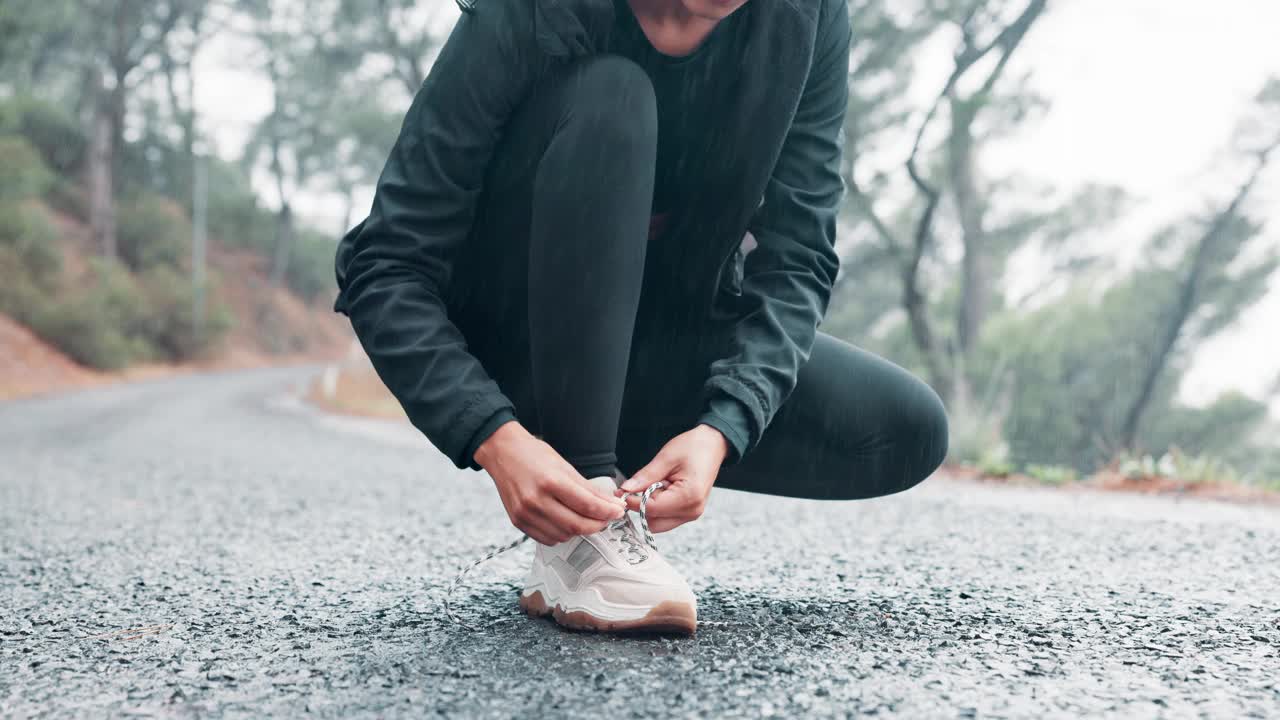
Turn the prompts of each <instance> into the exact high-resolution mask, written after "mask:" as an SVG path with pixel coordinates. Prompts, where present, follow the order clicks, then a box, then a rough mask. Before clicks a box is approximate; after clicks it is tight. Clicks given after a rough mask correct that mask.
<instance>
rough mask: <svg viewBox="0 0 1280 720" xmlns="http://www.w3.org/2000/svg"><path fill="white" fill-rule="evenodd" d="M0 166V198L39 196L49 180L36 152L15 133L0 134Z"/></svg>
mask: <svg viewBox="0 0 1280 720" xmlns="http://www.w3.org/2000/svg"><path fill="white" fill-rule="evenodd" d="M0 168H3V170H0V202H18V201H22V200H27V199H29V198H33V197H39V196H40V195H42V194H44V192H45V191H46V190H48V189H49V186H50V185H52V184H53V179H54V177H53V173H51V172H49V168H48V167H47V166H46V165H45V164H44V161H43V160H41V159H40V153H38V152H37V151H36V149H35V148H34V147H32V146H31V143H28V142H27V141H26V140H24V139H22V138H21V137H18V136H17V135H3V136H0Z"/></svg>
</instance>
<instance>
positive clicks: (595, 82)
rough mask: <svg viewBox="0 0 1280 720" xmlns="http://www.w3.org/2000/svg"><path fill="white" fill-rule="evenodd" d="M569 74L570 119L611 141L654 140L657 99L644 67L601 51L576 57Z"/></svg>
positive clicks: (646, 142) (649, 142)
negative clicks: (580, 57) (584, 56)
mask: <svg viewBox="0 0 1280 720" xmlns="http://www.w3.org/2000/svg"><path fill="white" fill-rule="evenodd" d="M571 73H572V78H571V83H570V85H571V88H572V91H571V93H570V94H571V102H570V103H569V105H570V107H569V116H568V118H567V120H568V121H569V122H571V123H575V122H576V123H578V124H580V125H582V126H584V128H585V129H588V130H590V131H591V132H592V133H593V135H595V136H596V137H599V138H602V139H605V140H608V141H611V142H612V143H622V144H636V145H639V146H641V147H647V146H649V145H652V144H653V143H655V142H656V139H657V134H658V104H657V98H656V95H655V94H654V90H653V82H652V81H651V80H650V79H649V76H648V74H646V73H645V71H644V69H643V68H641V67H640V66H639V65H637V64H636V63H635V62H634V61H632V60H630V59H628V58H625V57H622V56H621V55H611V54H601V55H594V56H591V57H587V58H583V59H582V60H579V61H578V62H577V64H576V65H575V66H574V67H573V69H572V70H571Z"/></svg>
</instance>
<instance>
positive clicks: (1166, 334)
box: [1119, 80, 1280, 449]
mask: <svg viewBox="0 0 1280 720" xmlns="http://www.w3.org/2000/svg"><path fill="white" fill-rule="evenodd" d="M1259 103H1260V105H1262V106H1263V107H1264V108H1267V109H1269V110H1271V111H1272V112H1276V111H1277V110H1280V80H1272V81H1271V82H1270V83H1269V84H1268V86H1267V87H1266V88H1265V89H1264V90H1263V92H1262V93H1261V94H1260V95H1259ZM1276 115H1277V116H1278V119H1280V112H1276ZM1277 125H1280V123H1277ZM1252 144H1253V145H1254V147H1252V148H1250V149H1248V150H1247V151H1246V152H1247V154H1248V155H1249V156H1250V161H1251V164H1252V168H1251V169H1250V171H1249V173H1248V176H1247V178H1246V179H1245V181H1244V183H1242V184H1241V185H1240V187H1239V188H1238V189H1237V190H1236V191H1235V193H1234V194H1233V195H1232V197H1231V199H1230V201H1229V202H1228V203H1227V205H1226V207H1224V208H1222V209H1221V210H1220V211H1218V212H1217V213H1216V214H1215V215H1214V216H1213V217H1212V218H1211V219H1209V220H1208V222H1206V223H1204V224H1203V230H1202V232H1200V233H1199V235H1198V237H1195V238H1194V239H1192V240H1191V241H1190V242H1185V241H1184V242H1182V243H1181V244H1182V245H1183V246H1184V247H1185V249H1184V250H1182V251H1181V252H1179V253H1177V255H1176V259H1175V260H1174V262H1173V264H1172V265H1171V266H1170V267H1169V268H1168V269H1167V271H1166V273H1167V275H1168V277H1169V281H1168V282H1167V283H1166V284H1165V287H1164V288H1163V290H1164V293H1165V295H1166V297H1167V298H1168V302H1167V305H1166V309H1165V312H1164V313H1162V317H1161V318H1160V328H1161V330H1160V334H1159V336H1158V338H1157V339H1156V342H1155V343H1154V346H1153V347H1152V348H1151V352H1150V355H1149V359H1148V361H1147V363H1146V365H1145V367H1144V370H1143V373H1142V376H1141V380H1140V382H1139V383H1138V392H1137V393H1136V394H1135V395H1134V397H1133V399H1132V402H1131V403H1130V405H1129V408H1128V410H1127V411H1126V413H1125V419H1124V424H1123V425H1122V426H1121V428H1120V434H1119V443H1120V446H1121V447H1124V448H1130V449H1131V448H1134V447H1135V445H1136V442H1137V439H1138V430H1139V424H1140V423H1141V421H1142V418H1143V415H1144V414H1145V413H1146V411H1147V409H1148V406H1149V405H1150V403H1151V395H1152V392H1153V391H1154V388H1155V385H1156V383H1157V381H1158V380H1159V379H1160V378H1161V376H1162V375H1163V374H1164V373H1165V372H1167V367H1168V366H1169V364H1170V362H1171V360H1172V358H1173V357H1174V355H1175V353H1176V352H1177V348H1178V346H1179V345H1180V344H1181V345H1191V346H1195V345H1197V344H1199V343H1201V342H1203V341H1204V340H1205V339H1207V338H1209V337H1210V336H1212V335H1214V334H1215V333H1217V332H1219V331H1221V330H1222V329H1223V328H1224V327H1226V326H1228V325H1230V324H1231V323H1232V322H1233V321H1234V320H1235V319H1236V318H1237V317H1238V316H1239V314H1240V312H1241V311H1242V309H1244V308H1246V307H1248V306H1249V305H1251V304H1252V303H1254V302H1256V301H1257V299H1258V298H1260V297H1261V296H1262V295H1263V294H1264V293H1265V292H1266V289H1267V282H1268V281H1269V279H1270V277H1271V274H1272V272H1273V271H1274V270H1275V269H1276V266H1277V263H1280V255H1278V254H1277V253H1276V251H1275V248H1266V249H1265V251H1264V252H1262V253H1260V257H1258V258H1256V259H1250V257H1249V253H1248V252H1247V251H1248V250H1250V246H1251V245H1253V244H1256V241H1257V240H1258V239H1259V236H1260V234H1261V230H1262V226H1261V225H1260V224H1259V223H1258V222H1256V221H1254V220H1252V219H1250V218H1248V217H1247V216H1245V214H1244V205H1245V203H1246V201H1247V200H1248V198H1249V195H1250V194H1251V193H1252V192H1253V189H1254V187H1255V186H1256V185H1257V184H1258V180H1259V178H1260V177H1261V175H1262V173H1263V171H1264V170H1266V169H1267V166H1268V164H1269V162H1270V160H1271V158H1272V156H1273V154H1274V153H1275V152H1276V150H1277V148H1280V130H1277V131H1273V133H1272V134H1271V135H1270V136H1269V137H1266V138H1263V139H1260V140H1254V141H1253V143H1252ZM1180 240H1183V238H1180V237H1179V236H1178V234H1177V233H1169V234H1166V235H1163V236H1162V237H1161V238H1159V241H1158V242H1157V243H1155V244H1154V245H1153V247H1152V248H1151V250H1152V252H1150V253H1149V255H1150V256H1151V257H1150V262H1152V263H1153V264H1154V263H1158V262H1159V261H1160V260H1159V256H1160V255H1163V254H1167V250H1169V248H1168V247H1167V246H1170V245H1174V246H1176V245H1178V244H1179V241H1180Z"/></svg>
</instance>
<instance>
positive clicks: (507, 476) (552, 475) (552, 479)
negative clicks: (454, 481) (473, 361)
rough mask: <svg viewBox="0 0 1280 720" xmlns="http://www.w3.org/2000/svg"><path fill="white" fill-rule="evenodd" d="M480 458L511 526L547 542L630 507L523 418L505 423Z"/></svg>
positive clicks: (595, 526) (592, 527)
mask: <svg viewBox="0 0 1280 720" xmlns="http://www.w3.org/2000/svg"><path fill="white" fill-rule="evenodd" d="M475 459H476V463H477V464H479V465H480V466H481V467H483V468H484V469H485V470H487V471H489V475H490V476H492V477H493V483H494V485H496V486H497V487H498V496H499V497H500V498H502V506H503V507H505V508H506V510H507V517H509V518H510V519H511V524H512V525H515V526H516V527H517V528H519V529H520V530H522V531H523V532H524V533H525V534H526V535H528V536H529V537H531V538H533V539H534V540H537V541H538V542H540V543H542V544H543V545H556V544H559V543H562V542H564V541H565V540H568V539H569V538H571V537H574V536H577V535H590V534H591V533H595V532H599V531H601V530H603V529H604V527H605V525H607V524H608V523H609V522H611V521H613V520H617V519H618V518H621V517H622V516H623V514H624V512H625V510H626V503H625V502H624V501H623V500H622V499H621V498H617V497H613V496H610V495H607V494H605V493H603V492H601V491H600V490H597V489H596V488H595V487H593V486H592V485H591V484H590V483H588V482H587V480H586V478H584V477H582V476H581V475H579V474H578V471H577V470H574V469H573V466H572V465H570V464H569V463H568V461H566V460H565V459H564V458H563V457H561V456H560V453H558V452H556V451H555V449H554V448H552V447H551V446H550V445H548V444H547V443H545V442H543V441H542V440H539V439H538V438H536V437H534V436H533V435H531V434H529V431H527V430H525V429H524V426H522V425H521V424H520V423H519V422H514V421H513V422H509V423H505V424H504V425H502V426H501V427H499V428H498V429H497V430H496V431H495V432H494V433H493V434H492V435H490V436H489V437H488V439H486V440H485V441H484V442H483V443H481V444H480V447H479V448H477V449H476V453H475Z"/></svg>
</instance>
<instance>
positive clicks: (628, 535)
mask: <svg viewBox="0 0 1280 720" xmlns="http://www.w3.org/2000/svg"><path fill="white" fill-rule="evenodd" d="M666 486H667V484H666V483H665V482H656V483H654V484H652V485H650V486H649V487H647V488H645V490H644V492H632V493H627V494H625V495H623V496H622V499H623V500H626V499H627V498H629V497H633V496H639V497H640V511H639V512H637V513H636V515H638V516H639V517H640V529H641V531H643V533H644V535H643V537H644V542H645V544H647V545H648V546H649V547H651V548H653V549H654V550H657V549H658V546H657V545H656V544H655V542H654V539H653V533H652V532H650V531H649V515H648V505H649V497H650V496H651V495H653V493H655V492H657V491H658V490H661V489H662V488H664V487H666ZM631 514H632V510H631V509H630V508H627V509H626V510H625V511H623V513H622V517H621V518H619V519H617V520H614V521H613V522H612V523H610V524H609V528H610V529H614V530H616V531H617V536H616V538H615V539H617V540H618V541H619V542H620V543H623V544H624V548H625V547H626V546H627V545H630V546H631V548H630V549H629V550H628V553H634V552H639V553H640V554H641V555H643V556H644V557H642V558H641V559H640V560H638V561H636V562H643V560H644V559H645V558H647V557H648V555H646V554H644V548H643V547H641V546H640V544H639V542H638V541H637V540H636V537H635V526H634V525H632V524H631V520H630V517H631ZM622 523H626V527H623V526H622V525H621V524H622ZM628 529H629V530H630V531H628ZM528 539H529V536H528V535H521V536H520V537H519V538H516V539H515V540H512V541H511V542H509V543H506V544H505V545H498V546H496V547H494V548H493V549H491V550H490V551H489V552H487V553H485V554H484V555H483V556H482V557H480V558H479V559H478V560H476V561H474V562H472V563H471V564H470V565H467V566H466V567H464V568H462V569H461V570H459V571H458V574H457V575H455V576H454V577H453V582H451V583H449V589H448V590H446V591H445V594H444V612H445V615H448V616H449V619H450V620H452V621H453V622H455V623H457V624H458V625H461V626H462V627H464V628H467V629H468V630H479V629H481V628H478V627H476V626H474V625H472V624H470V623H468V622H466V621H465V620H463V619H462V618H460V617H458V614H457V613H456V612H455V611H454V609H453V593H454V591H455V590H457V589H458V586H459V585H460V584H462V580H463V578H465V577H466V576H467V573H469V572H471V571H472V570H474V569H476V568H477V567H479V566H481V565H483V564H485V563H487V562H489V561H490V560H492V559H494V558H496V557H498V556H499V555H501V554H503V553H505V552H507V551H508V550H514V549H515V548H517V547H519V546H520V545H522V544H523V543H524V542H525V541H526V540H528ZM632 556H633V557H634V554H633V555H632ZM632 564H635V563H632ZM499 622H502V621H501V620H498V621H494V622H492V623H490V624H489V626H493V625H496V624H498V623H499Z"/></svg>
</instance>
